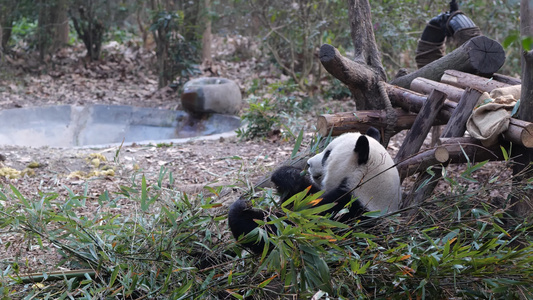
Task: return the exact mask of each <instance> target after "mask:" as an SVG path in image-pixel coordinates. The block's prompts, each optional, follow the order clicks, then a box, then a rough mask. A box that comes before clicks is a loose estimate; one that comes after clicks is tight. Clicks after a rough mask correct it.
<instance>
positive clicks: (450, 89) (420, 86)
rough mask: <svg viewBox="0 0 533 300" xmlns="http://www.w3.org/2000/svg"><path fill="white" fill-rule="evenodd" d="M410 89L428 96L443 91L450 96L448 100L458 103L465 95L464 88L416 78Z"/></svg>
mask: <svg viewBox="0 0 533 300" xmlns="http://www.w3.org/2000/svg"><path fill="white" fill-rule="evenodd" d="M410 89H411V90H413V91H415V92H418V93H422V94H426V95H429V93H431V91H432V90H437V91H441V92H443V93H445V94H446V95H448V100H452V101H454V102H458V101H459V99H461V96H462V95H463V93H464V90H463V89H462V88H458V87H455V86H453V85H450V84H446V83H441V82H437V81H434V80H431V79H426V78H416V79H415V80H413V82H411V87H410Z"/></svg>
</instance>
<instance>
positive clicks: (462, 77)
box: [440, 70, 511, 93]
mask: <svg viewBox="0 0 533 300" xmlns="http://www.w3.org/2000/svg"><path fill="white" fill-rule="evenodd" d="M440 81H441V82H443V83H447V84H450V85H453V86H456V87H459V88H462V89H464V88H466V87H471V88H474V89H477V90H480V91H483V92H487V93H490V92H491V91H492V90H493V89H497V88H502V87H508V86H511V85H509V84H507V83H503V82H500V81H496V80H493V79H492V78H485V77H481V76H477V75H473V74H468V73H464V72H460V71H456V70H446V71H445V72H444V74H443V75H442V77H441V80H440Z"/></svg>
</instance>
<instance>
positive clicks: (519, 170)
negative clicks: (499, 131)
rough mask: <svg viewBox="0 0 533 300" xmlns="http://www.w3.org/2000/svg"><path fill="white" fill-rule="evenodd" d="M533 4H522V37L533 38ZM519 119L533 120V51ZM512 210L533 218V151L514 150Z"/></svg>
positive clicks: (526, 56) (526, 58)
mask: <svg viewBox="0 0 533 300" xmlns="http://www.w3.org/2000/svg"><path fill="white" fill-rule="evenodd" d="M531 5H533V4H531V1H527V0H522V1H521V2H520V35H521V36H533V18H532V16H531V14H532V13H533V7H532V6H531ZM520 99H521V100H520V109H519V110H518V119H520V120H524V121H529V122H531V121H533V50H529V51H524V53H523V55H522V91H521V95H520ZM512 156H513V157H514V160H513V162H514V164H513V175H514V177H513V179H514V181H513V186H514V191H513V197H512V199H511V201H512V204H513V205H514V206H513V211H514V213H515V214H516V215H518V216H521V217H531V213H532V212H533V191H532V190H531V189H525V185H526V184H527V180H528V179H530V178H531V177H532V176H533V172H532V171H531V160H532V158H533V149H528V148H525V147H513V153H512Z"/></svg>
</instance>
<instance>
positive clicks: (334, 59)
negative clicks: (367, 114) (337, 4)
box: [319, 0, 387, 110]
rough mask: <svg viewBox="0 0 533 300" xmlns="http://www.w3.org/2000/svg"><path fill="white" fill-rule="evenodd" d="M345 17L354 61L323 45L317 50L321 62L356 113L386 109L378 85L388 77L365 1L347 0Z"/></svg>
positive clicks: (368, 7)
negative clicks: (348, 93)
mask: <svg viewBox="0 0 533 300" xmlns="http://www.w3.org/2000/svg"><path fill="white" fill-rule="evenodd" d="M348 15H349V19H350V29H351V36H352V42H353V45H354V47H355V49H354V50H355V55H354V59H353V61H352V60H350V59H348V58H345V57H343V56H342V55H340V53H339V51H338V50H337V49H335V47H333V46H331V45H327V44H325V45H322V47H320V54H319V57H320V62H321V63H322V65H323V66H324V68H325V69H326V70H327V71H328V72H329V73H331V74H332V75H333V76H334V77H336V78H338V79H339V80H340V81H342V82H343V83H344V84H346V85H347V86H348V88H349V89H350V91H351V92H352V96H353V98H354V100H355V105H356V107H357V109H358V110H365V109H372V110H374V109H385V108H387V103H386V101H387V100H386V99H383V98H382V97H381V95H380V92H379V88H378V84H379V82H380V81H386V80H387V76H386V75H385V70H384V69H383V66H382V64H381V58H380V53H379V51H378V47H377V45H376V40H375V38H374V30H373V27H372V18H371V16H370V4H369V3H368V0H348Z"/></svg>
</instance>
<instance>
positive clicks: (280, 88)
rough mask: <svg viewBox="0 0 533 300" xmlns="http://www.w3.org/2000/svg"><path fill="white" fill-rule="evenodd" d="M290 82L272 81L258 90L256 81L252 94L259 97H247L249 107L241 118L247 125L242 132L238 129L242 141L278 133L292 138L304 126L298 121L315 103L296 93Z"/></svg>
mask: <svg viewBox="0 0 533 300" xmlns="http://www.w3.org/2000/svg"><path fill="white" fill-rule="evenodd" d="M298 89H299V88H298V86H297V85H296V84H294V82H293V81H292V80H289V81H287V82H275V83H272V84H270V85H268V86H266V87H261V86H260V83H259V82H258V81H255V82H254V84H253V85H252V88H251V91H255V92H258V93H259V94H262V95H263V96H262V97H258V96H254V95H252V96H250V97H249V98H248V103H249V108H248V109H247V110H246V112H245V113H244V114H243V115H242V117H241V118H242V119H243V121H245V122H246V123H247V127H246V128H245V129H239V130H237V135H238V136H239V137H240V138H242V139H253V138H257V137H261V138H264V137H268V136H272V135H277V134H280V135H281V136H282V138H295V137H296V134H295V132H298V131H300V130H301V129H302V128H304V127H305V121H304V120H302V119H301V116H302V115H303V113H304V112H307V111H309V110H310V109H311V108H312V107H313V105H314V104H315V102H314V99H313V98H312V97H309V96H307V95H306V94H305V93H302V92H299V90H298Z"/></svg>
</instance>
